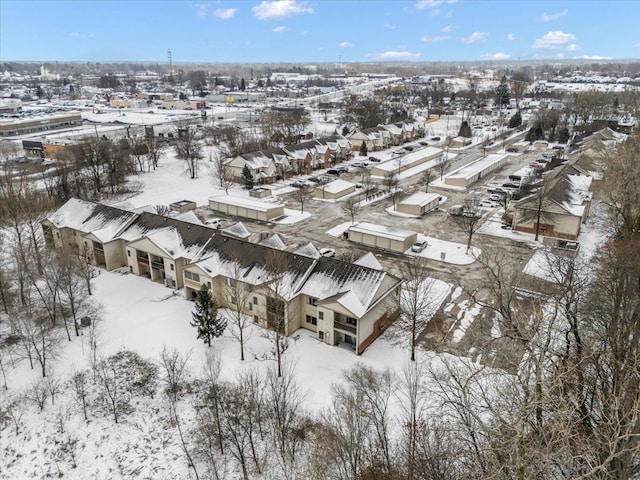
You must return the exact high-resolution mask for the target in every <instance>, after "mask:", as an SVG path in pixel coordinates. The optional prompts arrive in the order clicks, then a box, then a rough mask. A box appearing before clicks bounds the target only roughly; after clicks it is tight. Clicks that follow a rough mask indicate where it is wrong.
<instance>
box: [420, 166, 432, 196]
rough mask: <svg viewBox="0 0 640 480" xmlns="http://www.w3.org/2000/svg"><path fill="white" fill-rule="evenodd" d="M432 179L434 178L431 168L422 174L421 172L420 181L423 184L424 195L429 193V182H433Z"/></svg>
mask: <svg viewBox="0 0 640 480" xmlns="http://www.w3.org/2000/svg"><path fill="white" fill-rule="evenodd" d="M433 178H434V174H433V170H432V169H431V168H428V169H426V170H425V171H424V172H422V177H421V180H422V183H423V184H424V192H425V193H428V192H429V185H430V184H431V182H433Z"/></svg>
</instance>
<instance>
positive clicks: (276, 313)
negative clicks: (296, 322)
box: [263, 249, 292, 377]
mask: <svg viewBox="0 0 640 480" xmlns="http://www.w3.org/2000/svg"><path fill="white" fill-rule="evenodd" d="M265 268H266V270H267V271H268V272H269V280H268V281H267V282H266V283H265V285H264V287H263V292H264V295H265V296H266V298H267V324H268V326H269V329H270V330H272V332H273V334H272V337H273V343H274V348H275V356H276V365H277V372H278V377H280V376H281V375H282V355H283V353H284V352H285V351H286V350H287V348H288V339H287V337H286V334H287V328H288V326H287V325H288V319H289V317H290V315H291V314H292V312H290V311H289V309H290V307H291V304H290V302H289V298H288V291H289V289H290V287H291V285H290V277H289V276H288V275H287V273H288V272H289V270H290V269H291V264H290V262H289V256H288V255H287V254H286V253H285V252H282V251H280V250H276V249H271V250H269V252H268V253H267V256H266V258H265Z"/></svg>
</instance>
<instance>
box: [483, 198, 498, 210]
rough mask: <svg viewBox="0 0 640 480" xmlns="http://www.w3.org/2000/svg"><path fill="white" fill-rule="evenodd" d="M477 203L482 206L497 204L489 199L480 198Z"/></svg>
mask: <svg viewBox="0 0 640 480" xmlns="http://www.w3.org/2000/svg"><path fill="white" fill-rule="evenodd" d="M478 205H479V206H481V207H484V208H495V207H497V206H498V205H497V204H496V203H495V202H492V201H491V200H480V201H479V202H478Z"/></svg>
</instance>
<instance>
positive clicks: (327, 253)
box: [318, 248, 336, 257]
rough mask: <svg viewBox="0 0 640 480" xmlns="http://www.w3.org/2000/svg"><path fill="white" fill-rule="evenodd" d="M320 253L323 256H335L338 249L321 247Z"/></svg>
mask: <svg viewBox="0 0 640 480" xmlns="http://www.w3.org/2000/svg"><path fill="white" fill-rule="evenodd" d="M318 253H319V254H320V255H322V256H323V257H335V256H336V251H335V250H334V249H333V248H321V249H320V250H318Z"/></svg>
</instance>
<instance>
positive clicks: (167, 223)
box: [127, 212, 215, 247]
mask: <svg viewBox="0 0 640 480" xmlns="http://www.w3.org/2000/svg"><path fill="white" fill-rule="evenodd" d="M167 227H173V228H175V230H176V231H177V232H178V235H180V237H181V239H182V244H183V245H184V246H185V247H192V246H200V247H203V246H205V245H206V244H207V242H208V241H209V240H210V239H211V237H213V236H214V235H215V232H214V230H212V229H211V228H209V227H205V226H203V225H196V224H194V223H189V222H184V221H182V220H178V219H174V218H169V217H165V216H163V215H158V214H156V213H150V212H143V213H141V214H140V216H139V217H138V218H137V219H136V220H135V221H134V222H133V223H132V224H131V225H130V226H129V228H128V229H127V230H133V229H135V231H136V233H138V234H140V235H144V234H146V233H148V232H150V231H153V230H159V229H161V228H167Z"/></svg>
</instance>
